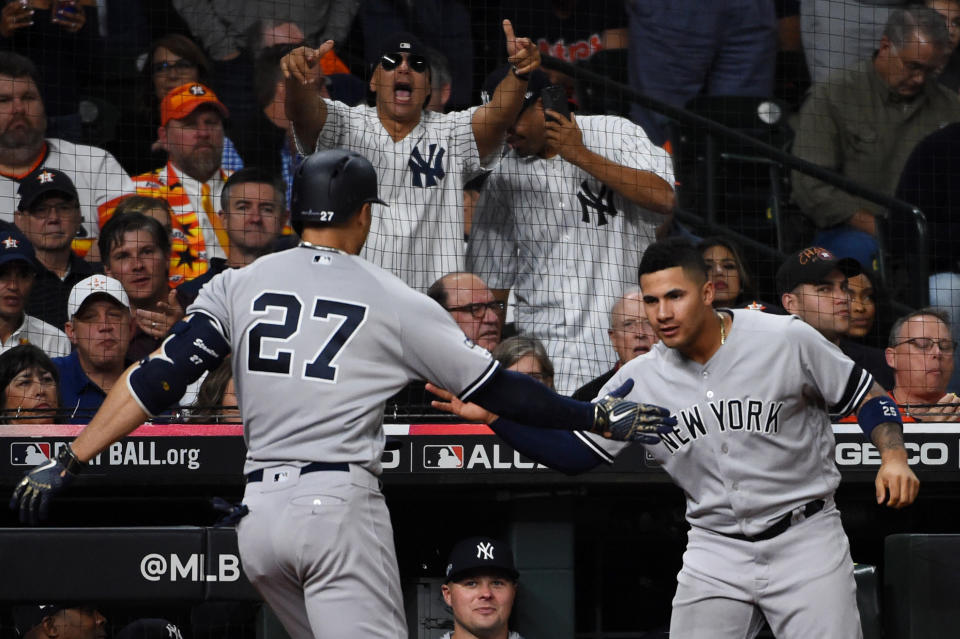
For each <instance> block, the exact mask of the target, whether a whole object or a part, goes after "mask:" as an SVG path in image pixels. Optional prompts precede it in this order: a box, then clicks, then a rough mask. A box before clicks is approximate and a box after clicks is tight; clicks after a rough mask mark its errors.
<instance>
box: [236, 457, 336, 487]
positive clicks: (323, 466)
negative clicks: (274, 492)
mask: <svg viewBox="0 0 960 639" xmlns="http://www.w3.org/2000/svg"><path fill="white" fill-rule="evenodd" d="M322 470H339V471H343V472H349V471H350V464H348V463H346V462H340V463H337V464H334V463H330V462H311V463H309V464H307V465H306V466H303V467H302V468H301V469H300V474H301V475H306V474H307V473H318V472H320V471H322ZM255 481H263V469H262V468H261V469H260V470H255V471H253V472H252V473H247V483H248V484H249V483H251V482H255Z"/></svg>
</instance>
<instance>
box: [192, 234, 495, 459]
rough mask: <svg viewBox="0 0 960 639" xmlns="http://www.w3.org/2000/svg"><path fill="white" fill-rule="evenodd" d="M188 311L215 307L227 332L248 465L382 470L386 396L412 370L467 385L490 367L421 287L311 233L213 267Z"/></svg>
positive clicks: (454, 387) (466, 390)
mask: <svg viewBox="0 0 960 639" xmlns="http://www.w3.org/2000/svg"><path fill="white" fill-rule="evenodd" d="M188 312H190V313H194V312H203V313H206V314H208V315H210V316H212V317H214V318H215V319H216V320H217V321H218V322H220V324H221V326H222V328H223V331H224V333H225V335H224V336H225V338H226V339H227V341H228V342H229V343H230V346H231V350H232V353H233V357H232V359H233V361H232V369H233V375H234V384H235V385H236V389H237V395H238V398H239V402H240V412H241V414H242V415H243V422H244V437H245V440H246V443H247V450H248V452H247V464H246V468H245V472H250V471H252V470H256V469H258V468H263V467H265V466H269V465H271V464H277V463H307V462H312V461H322V462H348V463H357V464H360V465H362V466H364V467H366V468H368V469H369V470H371V471H372V472H374V473H377V474H379V472H380V470H381V465H380V456H381V454H382V453H383V446H384V435H383V427H382V420H383V409H384V403H385V402H386V400H387V399H388V398H389V397H391V396H392V395H394V394H395V393H396V392H397V391H399V390H400V389H401V388H403V386H405V385H406V384H407V383H408V382H410V381H412V380H417V379H426V380H430V381H432V382H434V383H436V384H438V385H440V386H443V387H445V388H447V389H448V390H450V391H451V392H454V393H457V394H459V395H461V396H468V395H470V394H472V393H473V392H474V391H475V390H477V389H478V388H480V387H481V386H482V385H483V384H484V383H485V382H486V381H487V380H488V379H489V377H490V375H492V373H493V371H494V369H495V368H496V363H495V362H494V361H493V360H492V359H491V358H490V354H489V353H488V352H487V351H486V350H484V349H482V348H480V347H478V346H476V345H475V344H473V342H471V341H469V340H468V339H467V338H466V337H465V336H464V334H463V332H462V331H461V330H460V328H459V327H458V326H457V324H456V323H455V322H454V321H453V318H452V317H451V316H450V314H449V313H447V312H446V310H444V309H443V308H442V307H441V306H440V305H439V304H437V303H436V302H435V301H433V300H431V299H430V298H428V297H427V296H426V295H423V294H421V293H418V292H416V291H413V290H412V289H410V288H409V287H408V286H407V285H406V284H404V283H403V282H402V281H401V280H400V279H399V278H397V277H396V276H394V275H392V274H390V273H388V272H387V271H385V270H383V269H381V268H380V267H378V266H375V265H374V264H371V263H370V262H367V261H366V260H363V259H362V258H360V257H357V256H354V255H348V254H346V253H342V252H340V251H336V250H333V249H327V248H323V247H315V246H310V245H308V244H301V245H300V246H299V247H297V248H294V249H290V250H288V251H283V252H281V253H276V254H273V255H268V256H266V257H262V258H260V259H258V260H257V261H256V262H255V263H254V264H251V265H250V266H247V267H245V268H242V269H233V270H228V271H225V272H223V273H221V274H219V275H218V276H216V277H215V278H213V279H212V280H210V282H208V283H207V284H206V285H205V286H204V287H203V288H202V289H201V291H200V294H199V295H198V297H197V299H196V301H195V302H194V303H193V304H192V305H191V306H190V308H189V309H188Z"/></svg>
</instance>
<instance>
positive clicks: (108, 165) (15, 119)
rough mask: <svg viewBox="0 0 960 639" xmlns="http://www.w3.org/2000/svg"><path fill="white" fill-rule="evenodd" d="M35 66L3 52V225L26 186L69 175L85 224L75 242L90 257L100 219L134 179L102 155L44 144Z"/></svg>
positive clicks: (59, 142) (0, 169) (101, 152)
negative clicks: (48, 174) (34, 178)
mask: <svg viewBox="0 0 960 639" xmlns="http://www.w3.org/2000/svg"><path fill="white" fill-rule="evenodd" d="M39 83H40V77H39V74H38V72H37V68H36V66H35V65H34V64H33V62H31V61H30V60H28V59H27V58H25V57H23V56H22V55H19V54H16V53H10V52H6V51H4V52H0V220H4V221H7V222H13V221H14V219H13V212H14V210H15V209H16V208H17V202H18V200H19V198H18V197H17V190H18V189H19V187H20V184H21V182H22V181H23V180H24V179H26V178H27V177H28V176H30V175H31V174H35V173H36V172H37V171H38V170H39V169H40V168H41V167H43V168H46V169H56V170H59V171H62V172H63V173H65V174H66V175H67V176H68V177H69V178H70V179H71V180H72V181H73V184H74V185H75V186H76V190H77V199H78V201H79V203H80V214H81V220H82V223H81V224H80V227H79V229H78V230H77V237H76V238H74V240H73V247H74V249H75V250H76V251H77V252H78V253H81V254H83V253H85V252H86V251H87V249H89V248H90V245H91V244H92V243H93V239H94V238H96V236H97V233H98V228H99V227H98V219H99V217H100V216H101V215H108V214H109V213H110V212H112V210H113V207H114V206H115V205H116V203H117V201H118V200H119V199H120V197H121V196H122V195H124V194H127V193H131V192H132V191H133V183H132V182H131V181H130V176H129V175H127V173H126V172H125V171H124V170H123V167H121V166H120V163H119V162H117V160H116V159H115V158H114V157H113V156H112V155H110V154H109V153H107V152H106V151H104V150H103V149H100V148H97V147H94V146H88V145H85V144H73V143H72V142H67V141H66V140H60V139H57V138H45V137H44V134H45V133H46V130H47V116H46V110H45V108H44V104H43V100H42V98H41V97H40V90H39V89H38V88H37V87H38V86H39Z"/></svg>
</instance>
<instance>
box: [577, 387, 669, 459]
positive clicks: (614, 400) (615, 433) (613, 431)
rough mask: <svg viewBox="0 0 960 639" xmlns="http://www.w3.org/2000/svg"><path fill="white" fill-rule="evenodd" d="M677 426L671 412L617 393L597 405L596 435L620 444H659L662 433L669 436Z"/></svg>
mask: <svg viewBox="0 0 960 639" xmlns="http://www.w3.org/2000/svg"><path fill="white" fill-rule="evenodd" d="M631 383H632V382H631ZM621 388H622V387H621ZM617 390H618V391H619V390H620V389H619V388H618V389H617ZM676 425H677V420H676V418H675V417H671V416H670V411H668V410H667V409H666V408H661V407H660V406H655V405H653V404H641V403H638V402H631V401H629V400H626V399H621V398H619V397H614V396H613V394H610V395H605V396H604V397H602V398H601V399H600V400H598V401H597V403H596V404H594V413H593V432H595V433H600V434H602V435H603V436H604V437H608V436H609V437H610V438H611V439H616V440H618V441H631V442H640V443H641V444H658V443H660V436H659V433H669V432H670V431H672V430H673V427H674V426H676Z"/></svg>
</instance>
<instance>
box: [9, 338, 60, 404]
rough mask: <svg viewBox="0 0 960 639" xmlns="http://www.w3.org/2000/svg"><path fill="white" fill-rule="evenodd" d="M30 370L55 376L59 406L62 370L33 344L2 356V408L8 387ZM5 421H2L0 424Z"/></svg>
mask: <svg viewBox="0 0 960 639" xmlns="http://www.w3.org/2000/svg"><path fill="white" fill-rule="evenodd" d="M30 368H39V369H40V370H42V371H46V372H48V373H50V374H51V375H52V376H53V381H54V382H55V383H56V385H57V403H58V404H59V401H60V370H59V369H58V368H57V367H56V365H55V364H54V363H53V361H52V360H51V359H50V357H49V356H48V355H47V354H46V353H45V352H43V350H42V349H40V348H39V347H37V346H34V345H33V344H21V345H19V346H15V347H13V348H11V349H10V350H8V351H6V352H5V353H3V354H2V355H0V406H3V405H5V404H6V400H7V386H8V385H9V384H10V382H11V381H13V378H14V377H16V376H17V375H19V374H20V373H21V372H23V371H25V370H27V369H30ZM4 421H5V420H3V419H0V423H2V422H4Z"/></svg>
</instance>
